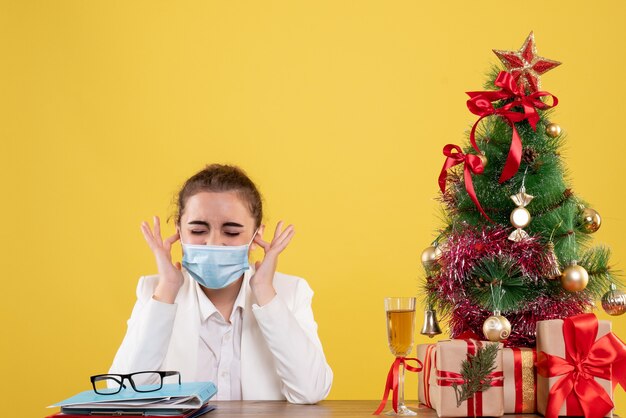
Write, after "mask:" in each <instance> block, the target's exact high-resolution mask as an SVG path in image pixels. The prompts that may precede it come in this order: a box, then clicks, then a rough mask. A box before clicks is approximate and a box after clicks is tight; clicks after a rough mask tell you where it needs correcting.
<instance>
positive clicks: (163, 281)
mask: <svg viewBox="0 0 626 418" xmlns="http://www.w3.org/2000/svg"><path fill="white" fill-rule="evenodd" d="M141 232H142V233H143V237H144V238H145V239H146V242H147V243H148V245H149V246H150V249H151V250H152V252H153V253H154V257H155V258H156V263H157V269H158V270H159V283H158V284H157V287H156V289H155V291H154V295H153V297H154V299H156V300H158V301H160V302H165V303H174V301H175V300H176V295H178V291H179V290H180V288H181V286H182V285H183V273H182V272H181V271H180V263H176V264H174V263H172V244H174V243H175V242H176V241H178V240H179V238H180V236H179V235H178V232H177V233H175V234H174V235H172V236H171V237H169V238H167V239H165V240H163V239H162V238H161V222H160V221H159V217H158V216H155V217H154V231H152V229H151V228H150V225H149V224H148V222H145V221H144V222H142V223H141Z"/></svg>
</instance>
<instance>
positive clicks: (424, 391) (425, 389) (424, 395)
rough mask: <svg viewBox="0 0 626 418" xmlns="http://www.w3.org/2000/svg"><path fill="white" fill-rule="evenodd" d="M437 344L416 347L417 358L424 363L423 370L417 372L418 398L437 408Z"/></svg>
mask: <svg viewBox="0 0 626 418" xmlns="http://www.w3.org/2000/svg"><path fill="white" fill-rule="evenodd" d="M436 348H437V344H419V345H418V346H417V348H416V351H417V359H418V360H419V361H420V362H421V363H422V370H421V371H420V372H418V373H417V379H418V384H417V399H418V400H419V402H420V403H421V404H423V405H426V406H427V407H429V408H433V409H434V408H435V405H436V399H437V397H436V394H435V387H436V384H437V375H436V374H435V350H436Z"/></svg>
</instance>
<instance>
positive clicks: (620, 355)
mask: <svg viewBox="0 0 626 418" xmlns="http://www.w3.org/2000/svg"><path fill="white" fill-rule="evenodd" d="M597 334H598V319H597V318H596V316H595V315H594V314H582V315H576V316H574V317H571V318H566V319H564V320H563V339H564V341H565V358H562V357H557V356H553V355H550V354H547V353H545V352H544V351H541V352H540V353H539V354H538V361H537V372H538V373H539V374H540V375H541V376H543V377H554V376H563V377H561V378H560V379H559V380H558V381H557V382H556V383H555V384H554V385H552V387H551V388H550V394H549V396H548V406H547V408H546V415H545V416H546V418H557V417H558V416H559V411H560V409H561V406H562V405H563V403H564V402H565V403H566V405H567V415H584V416H585V417H586V418H601V417H604V416H605V415H606V414H607V413H608V412H609V411H611V410H612V409H613V406H614V405H613V401H612V400H611V398H610V397H609V395H608V393H607V392H606V390H605V389H604V388H603V387H602V386H600V384H599V383H598V382H596V381H595V377H599V378H602V379H606V380H611V378H612V377H613V378H614V381H613V385H614V386H615V385H616V384H617V383H619V384H621V385H622V387H625V388H626V375H625V374H624V372H623V371H620V370H619V369H620V367H619V366H618V365H619V364H620V363H621V364H624V363H625V362H626V345H625V344H624V343H623V342H622V341H621V340H620V339H619V338H617V337H616V336H615V334H613V333H612V332H610V333H608V334H606V335H605V336H603V337H601V338H599V339H598V340H597V341H596V336H597ZM611 366H613V375H612V374H611Z"/></svg>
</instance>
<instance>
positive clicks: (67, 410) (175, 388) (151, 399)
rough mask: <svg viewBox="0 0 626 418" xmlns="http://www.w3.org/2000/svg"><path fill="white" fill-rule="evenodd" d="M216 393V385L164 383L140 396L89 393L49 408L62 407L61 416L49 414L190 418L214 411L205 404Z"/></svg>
mask: <svg viewBox="0 0 626 418" xmlns="http://www.w3.org/2000/svg"><path fill="white" fill-rule="evenodd" d="M144 388H147V387H144ZM140 389H141V388H140ZM216 391H217V389H216V387H215V385H214V384H213V383H211V382H191V383H183V384H181V385H178V384H165V385H163V387H162V388H161V389H159V390H157V391H153V392H143V393H142V392H136V391H134V390H133V389H132V388H126V389H122V391H120V392H119V393H116V394H114V395H99V394H97V393H95V392H94V391H92V390H88V391H85V392H81V393H79V394H77V395H74V396H72V397H71V398H68V399H65V400H64V401H61V402H58V403H56V404H54V405H51V406H49V408H54V407H61V413H60V414H56V415H52V417H59V418H60V417H69V416H74V417H77V416H80V415H84V416H94V415H98V416H117V417H119V416H124V415H135V416H137V415H139V416H144V417H145V416H169V417H175V416H177V417H185V418H192V417H195V416H198V415H201V414H204V413H206V412H208V411H210V410H212V409H213V407H210V406H209V405H208V404H207V402H208V401H209V399H211V398H212V397H213V396H214V395H215V393H216ZM49 418H50V417H49Z"/></svg>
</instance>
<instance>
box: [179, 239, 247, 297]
mask: <svg viewBox="0 0 626 418" xmlns="http://www.w3.org/2000/svg"><path fill="white" fill-rule="evenodd" d="M256 232H257V231H255V232H254V234H253V235H252V239H251V240H250V242H249V243H248V244H245V245H237V246H227V245H193V244H185V243H182V246H183V261H182V265H183V267H185V269H186V270H187V271H188V272H189V275H190V276H191V277H193V278H194V280H195V281H197V282H198V283H200V284H201V285H202V286H204V287H206V288H207V289H223V288H225V287H226V286H228V285H229V284H232V283H233V282H235V281H236V280H237V279H239V278H240V277H241V275H242V274H243V273H244V272H245V271H246V270H248V268H249V264H248V251H249V249H250V244H252V240H254V236H255V235H256Z"/></svg>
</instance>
